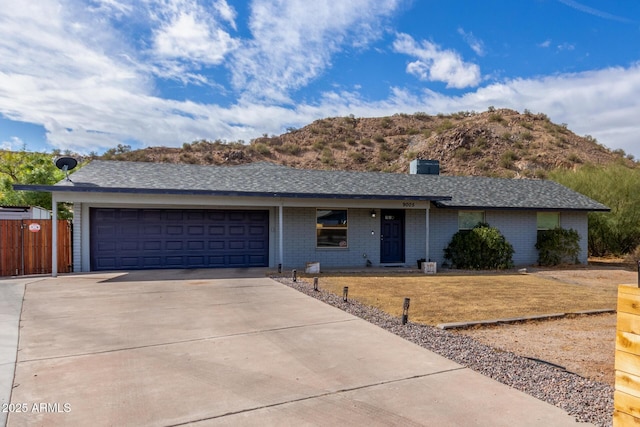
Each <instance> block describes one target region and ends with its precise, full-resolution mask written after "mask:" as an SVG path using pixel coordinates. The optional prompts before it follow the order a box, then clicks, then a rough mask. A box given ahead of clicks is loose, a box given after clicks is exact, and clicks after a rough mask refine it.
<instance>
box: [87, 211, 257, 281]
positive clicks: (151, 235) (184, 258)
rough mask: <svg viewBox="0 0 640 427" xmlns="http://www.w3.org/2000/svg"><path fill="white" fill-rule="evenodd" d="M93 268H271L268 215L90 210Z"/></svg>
mask: <svg viewBox="0 0 640 427" xmlns="http://www.w3.org/2000/svg"><path fill="white" fill-rule="evenodd" d="M90 219H91V235H90V239H91V269H92V270H115V269H145V268H200V267H250V266H252V267H253V266H256V267H257V266H267V265H268V258H269V257H268V252H269V242H268V239H269V229H268V225H269V213H268V211H234V210H194V209H191V210H188V209H187V210H180V209H175V210H172V209H164V210H163V209H112V208H92V209H91V212H90Z"/></svg>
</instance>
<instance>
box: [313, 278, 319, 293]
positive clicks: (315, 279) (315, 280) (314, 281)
mask: <svg viewBox="0 0 640 427" xmlns="http://www.w3.org/2000/svg"><path fill="white" fill-rule="evenodd" d="M313 290H314V291H316V292H317V291H318V278H317V277H314V278H313Z"/></svg>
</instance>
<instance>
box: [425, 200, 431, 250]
mask: <svg viewBox="0 0 640 427" xmlns="http://www.w3.org/2000/svg"><path fill="white" fill-rule="evenodd" d="M430 208H431V202H430V201H427V210H426V214H425V221H426V223H425V231H426V232H425V234H426V235H425V256H424V257H425V259H426V260H427V262H429V261H431V259H430V256H429V209H430Z"/></svg>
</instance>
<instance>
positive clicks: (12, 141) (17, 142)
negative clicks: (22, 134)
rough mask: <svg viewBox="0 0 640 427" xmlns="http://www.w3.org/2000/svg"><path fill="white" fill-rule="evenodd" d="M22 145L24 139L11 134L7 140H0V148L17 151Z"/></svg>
mask: <svg viewBox="0 0 640 427" xmlns="http://www.w3.org/2000/svg"><path fill="white" fill-rule="evenodd" d="M23 147H24V141H23V140H21V139H20V138H18V137H17V136H12V137H10V138H9V140H8V141H0V150H9V151H17V150H21V149H22V148H23Z"/></svg>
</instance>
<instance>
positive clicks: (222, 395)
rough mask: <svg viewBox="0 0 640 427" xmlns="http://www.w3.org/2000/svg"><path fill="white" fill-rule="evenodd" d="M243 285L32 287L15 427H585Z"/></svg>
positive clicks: (180, 277)
mask: <svg viewBox="0 0 640 427" xmlns="http://www.w3.org/2000/svg"><path fill="white" fill-rule="evenodd" d="M236 273H237V274H231V272H229V271H225V272H217V271H216V270H206V271H202V270H197V271H191V272H180V271H173V272H162V271H157V272H137V273H135V274H117V273H113V274H112V273H110V274H86V275H69V276H61V277H58V278H56V279H52V278H47V279H44V280H41V281H38V282H35V283H30V284H28V285H27V287H26V292H25V297H24V306H23V309H22V320H21V329H20V343H19V352H18V362H17V365H16V373H15V381H14V389H13V395H12V405H13V409H14V412H11V413H9V417H8V426H10V427H14V426H25V425H47V426H52V425H53V426H54V425H64V426H86V425H96V426H101V425H118V426H145V425H149V426H170V425H186V424H188V425H194V426H195V425H197V426H209V425H234V426H236V425H261V426H262V425H278V426H281V425H296V426H297V425H363V424H366V425H403V426H405V425H434V426H435V425H437V426H460V425H465V426H540V425H544V426H575V425H577V424H578V423H576V422H575V421H574V419H573V418H572V417H570V416H568V415H567V414H566V413H565V412H563V411H562V410H561V409H559V408H556V407H554V406H551V405H549V404H547V403H544V402H542V401H539V400H537V399H535V398H533V397H530V396H528V395H526V394H524V393H521V392H519V391H517V390H514V389H511V388H509V387H507V386H505V385H502V384H500V383H498V382H496V381H493V380H491V379H489V378H486V377H484V376H482V375H480V374H477V373H475V372H473V371H471V370H469V369H466V368H463V367H461V366H460V365H457V364H456V363H453V362H451V361H449V360H447V359H444V358H442V357H440V356H438V355H435V354H434V353H431V352H429V351H427V350H425V349H423V348H421V347H419V346H416V345H414V344H412V343H409V342H407V341H405V340H403V339H401V338H399V337H397V336H395V335H393V334H390V333H388V332H386V331H384V330H382V329H380V328H378V327H375V326H373V325H371V324H369V323H367V322H366V321H364V320H361V319H359V318H356V317H353V316H351V315H349V314H346V313H344V312H342V311H341V310H338V309H336V308H333V307H330V306H327V305H325V304H323V303H321V302H319V301H317V300H315V299H313V298H309V297H307V296H305V295H303V294H300V293H299V292H296V291H295V290H293V289H291V288H288V287H287V286H284V285H282V284H279V283H277V282H275V281H272V280H270V279H268V278H265V277H264V271H262V272H261V271H257V272H256V271H252V272H236ZM244 273H247V274H244ZM216 274H224V275H225V277H227V278H220V277H218V278H215V277H216ZM230 276H235V277H230ZM240 276H245V277H240ZM247 276H248V277H247ZM260 276H262V277H260ZM7 283H10V282H7ZM6 285H7V284H6V283H4V281H0V286H6ZM15 286H18V287H19V286H20V285H19V284H16V285H15ZM0 307H4V306H0ZM2 327H3V330H4V329H5V328H8V329H10V327H11V325H10V324H9V323H7V324H6V325H5V323H4V322H3V326H2ZM18 407H19V408H21V409H20V410H22V412H16V411H15V410H16V408H18ZM580 425H584V424H580Z"/></svg>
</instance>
